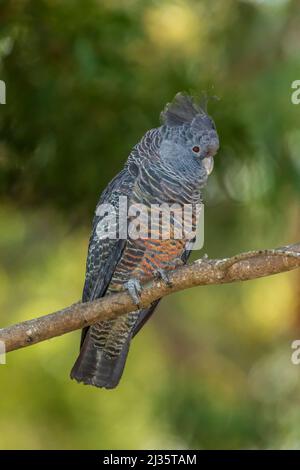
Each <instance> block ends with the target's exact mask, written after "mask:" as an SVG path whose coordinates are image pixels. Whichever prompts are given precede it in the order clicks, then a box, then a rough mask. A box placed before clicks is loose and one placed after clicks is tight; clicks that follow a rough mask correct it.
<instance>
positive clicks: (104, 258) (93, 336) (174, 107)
mask: <svg viewBox="0 0 300 470" xmlns="http://www.w3.org/2000/svg"><path fill="white" fill-rule="evenodd" d="M161 121H162V125H161V126H160V127H157V128H155V129H151V130H149V131H148V132H146V134H145V135H144V136H143V137H142V139H141V140H140V142H139V143H138V144H136V145H135V146H134V148H133V150H132V151H131V153H130V155H129V157H128V160H127V162H126V164H125V166H124V168H123V170H122V171H121V172H120V173H119V174H118V175H117V176H116V177H115V178H114V179H113V180H112V181H111V182H110V183H109V185H108V186H107V188H106V189H105V190H104V192H103V193H102V195H101V197H100V200H99V203H98V206H97V208H98V210H96V214H95V217H94V220H93V229H92V234H91V237H90V242H89V248H88V256H87V265H86V278H85V285H84V289H83V295H82V301H83V302H90V301H92V300H95V299H98V298H100V297H103V296H106V295H110V294H112V293H114V292H119V291H121V290H124V289H128V290H129V292H130V294H131V295H132V297H133V298H134V299H135V303H136V304H137V309H136V310H135V311H134V312H132V313H129V314H125V315H123V316H120V317H119V318H117V319H114V320H107V321H100V322H99V323H96V324H94V325H92V326H90V327H87V328H85V329H84V330H83V331H82V338H81V346H80V353H79V356H78V358H77V360H76V362H75V364H74V366H73V369H72V371H71V378H73V379H76V380H77V381H78V382H83V383H84V384H89V385H94V386H96V387H105V388H107V389H110V388H114V387H116V386H117V385H118V383H119V381H120V378H121V376H122V373H123V369H124V366H125V362H126V358H127V354H128V351H129V346H130V342H131V340H132V338H133V337H134V336H135V335H136V334H137V332H138V331H139V330H140V329H141V327H142V326H143V325H144V324H145V322H146V321H147V320H148V319H149V317H150V316H151V315H152V313H153V311H154V310H155V308H156V306H157V304H158V301H156V302H154V303H153V304H152V305H150V306H149V307H148V308H145V309H139V308H138V296H139V291H140V285H141V284H143V283H144V282H146V281H148V280H149V279H151V278H153V277H154V276H155V275H160V276H161V277H162V278H163V279H164V280H165V281H166V282H167V281H168V277H167V273H168V271H170V270H172V269H175V268H176V267H177V266H178V265H180V264H184V263H186V262H187V260H188V257H189V253H190V249H191V240H190V239H189V238H188V237H182V238H179V239H176V238H175V237H174V236H172V235H170V236H169V238H167V239H165V238H164V239H163V237H162V236H161V231H160V224H158V225H156V226H154V227H151V228H149V231H148V232H147V233H148V236H147V237H145V238H138V239H135V238H132V237H130V236H128V235H127V237H122V238H121V237H120V236H117V237H110V236H107V237H103V236H99V229H101V228H103V226H104V217H103V214H99V208H101V207H102V205H103V204H109V205H111V206H110V207H112V208H114V209H115V210H116V213H118V211H119V209H120V207H119V204H120V203H119V201H120V196H122V197H123V198H124V197H125V198H126V201H127V203H128V207H130V206H134V205H136V204H143V205H144V206H146V207H147V208H152V207H157V206H159V205H161V204H163V203H167V204H169V205H170V204H177V205H179V207H182V206H183V205H184V204H192V205H195V204H198V203H200V202H201V200H202V199H201V191H200V190H201V188H203V187H204V186H205V185H206V183H207V179H208V176H209V174H210V173H211V171H212V168H213V157H214V155H215V154H216V152H217V150H218V148H219V139H218V134H217V131H216V128H215V124H214V122H213V120H212V118H211V117H210V116H209V115H208V114H207V113H206V110H204V109H202V107H201V106H200V105H199V104H198V103H197V102H196V101H195V100H194V99H193V98H192V97H190V96H188V95H187V94H184V93H178V94H177V95H176V96H175V98H174V100H173V102H172V103H169V104H167V105H166V107H165V109H164V110H163V111H162V113H161ZM130 220H131V219H130V216H129V215H128V214H127V221H128V222H130ZM105 223H106V224H107V222H105ZM114 223H115V222H114ZM194 223H195V220H194V219H193V226H194ZM172 224H173V229H174V228H175V221H174V217H173V218H172V220H171V225H172ZM100 232H101V230H100ZM172 233H173V232H172Z"/></svg>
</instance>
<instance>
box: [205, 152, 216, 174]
mask: <svg viewBox="0 0 300 470" xmlns="http://www.w3.org/2000/svg"><path fill="white" fill-rule="evenodd" d="M203 166H204V168H205V170H206V173H207V175H208V176H209V175H210V174H211V172H212V171H213V169H214V159H213V157H210V156H208V157H205V158H203Z"/></svg>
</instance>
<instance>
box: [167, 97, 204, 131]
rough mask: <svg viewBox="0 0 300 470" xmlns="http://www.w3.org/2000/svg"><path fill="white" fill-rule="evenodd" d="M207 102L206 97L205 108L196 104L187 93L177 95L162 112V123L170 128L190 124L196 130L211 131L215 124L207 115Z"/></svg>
mask: <svg viewBox="0 0 300 470" xmlns="http://www.w3.org/2000/svg"><path fill="white" fill-rule="evenodd" d="M207 101H208V98H207V96H206V97H205V102H204V103H203V104H204V106H201V105H200V104H198V103H196V101H195V99H194V98H193V97H192V96H189V95H188V94H186V93H177V95H176V96H175V98H174V99H173V101H172V102H171V103H168V104H167V105H166V106H165V109H164V110H163V111H162V112H161V114H160V118H161V121H162V123H163V124H165V125H166V126H168V127H177V126H182V125H183V124H188V123H189V124H191V125H192V127H193V128H195V129H199V130H200V129H203V128H207V129H211V128H212V127H213V122H212V120H211V118H210V117H209V116H208V115H207V113H206V105H207Z"/></svg>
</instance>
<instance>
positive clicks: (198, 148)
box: [193, 145, 200, 153]
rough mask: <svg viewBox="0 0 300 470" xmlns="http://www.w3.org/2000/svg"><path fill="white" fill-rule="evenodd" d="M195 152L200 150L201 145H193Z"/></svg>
mask: <svg viewBox="0 0 300 470" xmlns="http://www.w3.org/2000/svg"><path fill="white" fill-rule="evenodd" d="M193 152H195V153H199V152H200V147H198V145H195V147H193Z"/></svg>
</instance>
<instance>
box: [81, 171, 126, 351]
mask: <svg viewBox="0 0 300 470" xmlns="http://www.w3.org/2000/svg"><path fill="white" fill-rule="evenodd" d="M134 181H135V176H134V174H132V173H130V172H129V171H128V169H124V170H122V171H121V172H120V173H119V174H118V175H117V176H116V177H115V178H114V179H113V180H112V181H111V182H110V183H109V185H108V186H107V187H106V189H105V190H104V192H103V193H102V195H101V197H100V200H99V203H98V205H97V209H96V214H95V216H94V220H93V228H92V233H91V237H90V241H89V248H88V256H87V262H86V275H85V283H84V288H83V293H82V302H89V301H92V300H95V299H99V298H100V297H103V296H104V294H105V292H106V290H107V288H108V286H109V283H110V280H111V278H112V275H113V273H114V270H115V268H116V266H117V264H118V262H119V260H120V258H121V256H122V253H123V251H124V248H125V246H126V239H122V238H119V237H116V238H109V237H108V238H100V237H99V233H100V231H99V229H101V223H104V219H103V215H99V211H98V209H99V206H100V204H111V205H112V206H113V207H114V208H115V210H116V213H117V212H118V207H119V197H120V196H125V197H127V198H128V199H129V198H130V195H131V192H132V188H133V186H134ZM102 221H103V222H102ZM111 223H112V224H113V223H114V221H113V220H111ZM107 231H108V230H107ZM88 329H89V327H86V328H84V329H83V330H82V335H81V343H80V344H81V345H82V343H83V341H84V338H85V336H86V333H87V331H88Z"/></svg>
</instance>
